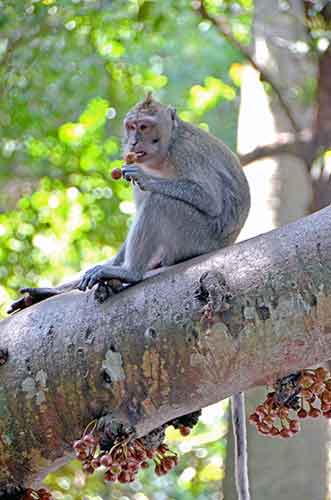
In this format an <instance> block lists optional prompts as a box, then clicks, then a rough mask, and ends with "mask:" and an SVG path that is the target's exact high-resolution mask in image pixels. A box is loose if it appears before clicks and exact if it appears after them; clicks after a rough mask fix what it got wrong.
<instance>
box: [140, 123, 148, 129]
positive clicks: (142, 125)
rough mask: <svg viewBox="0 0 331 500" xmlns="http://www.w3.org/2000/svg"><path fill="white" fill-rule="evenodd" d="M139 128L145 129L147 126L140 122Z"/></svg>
mask: <svg viewBox="0 0 331 500" xmlns="http://www.w3.org/2000/svg"><path fill="white" fill-rule="evenodd" d="M139 128H140V130H146V129H147V128H148V126H147V125H146V124H145V123H142V124H141V125H140V127H139Z"/></svg>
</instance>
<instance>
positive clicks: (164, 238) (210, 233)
mask: <svg viewBox="0 0 331 500" xmlns="http://www.w3.org/2000/svg"><path fill="white" fill-rule="evenodd" d="M123 153H124V155H127V154H128V153H135V157H136V161H135V163H134V164H131V163H130V164H126V165H124V166H123V167H122V174H123V177H124V178H125V179H127V180H130V181H132V184H133V190H134V199H135V204H136V215H135V218H134V221H133V223H132V225H131V227H130V228H129V232H128V235H127V238H126V240H125V242H124V244H123V245H122V247H121V249H120V250H119V252H118V254H117V255H116V256H115V257H114V258H113V259H110V260H109V261H107V262H105V263H104V264H99V265H96V266H94V267H92V268H91V269H89V270H87V271H86V272H84V273H83V275H82V276H81V277H80V278H79V279H78V280H75V281H72V282H70V283H67V284H64V285H61V286H59V287H56V288H48V289H43V288H25V289H22V292H24V293H28V296H27V297H23V298H21V299H19V300H18V301H16V302H14V303H13V304H12V306H11V309H10V312H13V311H16V310H19V309H23V308H24V307H26V306H28V305H31V304H32V303H35V302H38V301H40V300H43V299H45V298H48V297H50V296H52V295H57V294H59V293H63V292H66V291H69V290H72V289H78V290H81V291H83V292H84V291H86V290H88V289H91V288H93V287H94V286H95V285H98V284H99V283H103V282H106V283H109V284H110V286H111V283H112V280H119V281H120V282H122V283H125V284H128V285H132V284H135V283H139V282H140V281H142V280H143V278H144V276H146V273H148V272H151V271H153V270H157V269H164V268H167V267H169V266H172V265H174V264H176V263H178V262H182V261H185V260H188V259H191V258H193V257H196V256H199V255H203V254H206V253H209V252H212V251H213V250H219V249H221V248H224V247H226V246H228V245H231V244H232V243H234V242H235V240H236V238H237V236H238V234H239V232H240V230H241V228H242V226H243V225H244V222H245V221H246V218H247V215H248V212H249V208H250V191H249V186H248V182H247V179H246V176H245V174H244V172H243V170H242V168H241V166H240V164H239V161H238V159H237V157H236V155H235V154H234V153H233V152H232V151H231V150H230V149H229V148H228V147H227V146H226V145H225V144H224V143H223V142H222V141H221V140H220V139H218V138H216V137H215V136H213V135H212V134H210V133H208V132H206V131H204V130H202V129H200V128H199V127H197V126H195V125H193V124H190V123H188V122H185V121H183V120H181V119H180V118H179V117H178V116H177V113H176V110H175V109H174V108H173V107H171V106H165V105H162V104H161V103H159V102H158V101H156V100H155V99H154V98H153V97H152V96H151V95H148V96H147V97H146V98H145V99H144V100H143V101H142V102H140V103H138V104H136V105H135V106H134V107H133V108H132V109H131V110H130V111H129V112H128V113H127V115H126V117H125V119H124V123H123ZM24 301H25V302H24ZM238 401H239V402H240V401H241V402H242V399H241V396H240V395H236V396H235V397H234V404H233V420H234V422H236V420H238V421H239V422H240V425H239V427H241V428H242V427H243V426H244V425H245V415H243V414H242V411H239V412H238V409H239V410H240V408H241V409H242V407H241V403H240V404H236V402H237V403H238ZM239 440H240V444H241V445H240V449H241V451H245V449H246V448H245V446H246V445H245V446H244V447H243V446H242V438H241V437H240V438H239ZM243 462H245V460H244V461H243V460H242V453H241V452H240V456H239V457H237V466H238V468H241V467H242V464H243ZM239 476H241V477H239ZM237 477H238V480H237V489H238V494H239V498H240V499H241V500H248V499H249V493H248V487H247V485H245V486H244V487H242V484H243V483H245V481H246V478H247V471H246V472H245V471H239V472H238V474H237Z"/></svg>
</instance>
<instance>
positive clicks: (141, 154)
mask: <svg viewBox="0 0 331 500" xmlns="http://www.w3.org/2000/svg"><path fill="white" fill-rule="evenodd" d="M135 155H136V157H137V158H138V160H140V158H144V157H145V156H146V155H147V153H146V152H145V151H135Z"/></svg>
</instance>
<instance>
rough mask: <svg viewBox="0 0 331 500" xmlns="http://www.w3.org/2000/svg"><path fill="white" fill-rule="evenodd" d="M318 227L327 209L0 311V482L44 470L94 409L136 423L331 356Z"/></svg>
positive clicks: (156, 421) (327, 282)
mask: <svg viewBox="0 0 331 500" xmlns="http://www.w3.org/2000/svg"><path fill="white" fill-rule="evenodd" d="M330 234H331V208H326V209H324V210H323V211H321V212H318V213H317V214H314V215H313V216H310V217H308V218H305V219H302V220H300V221H298V222H297V223H294V224H291V225H289V226H286V227H284V228H282V229H280V230H276V231H273V232H271V233H268V234H266V235H262V236H259V237H257V238H254V239H252V240H248V241H246V242H243V243H240V244H237V245H235V246H233V247H229V248H227V249H225V250H223V251H221V252H217V253H214V254H210V255H208V256H204V257H201V258H198V259H194V260H192V261H189V262H186V263H183V264H180V265H179V266H176V267H175V268H173V269H172V270H170V271H168V272H167V273H164V274H163V275H161V276H159V277H155V278H153V279H150V280H147V281H145V282H144V283H142V284H140V285H137V286H135V287H132V288H131V289H128V290H126V291H125V292H122V293H120V294H119V295H117V296H115V297H114V298H112V299H110V300H108V301H107V302H106V303H105V304H103V305H100V304H98V303H96V302H95V300H94V297H93V292H90V293H86V294H85V293H81V292H71V293H70V294H66V295H63V296H58V297H55V298H52V299H49V300H47V301H45V302H42V303H40V304H37V305H35V306H33V307H31V308H29V309H26V310H24V311H22V312H20V313H18V314H15V315H14V316H13V317H10V318H8V319H6V320H4V321H2V322H1V323H0V339H1V340H0V342H1V346H0V348H2V349H8V353H9V358H8V361H7V363H6V364H4V365H3V366H1V367H0V401H1V406H0V408H1V420H0V437H1V439H0V486H1V484H2V485H4V484H6V483H7V482H11V481H13V480H17V481H19V482H21V481H29V480H31V479H35V478H36V477H37V476H38V474H39V473H40V474H41V473H43V472H45V471H46V469H47V467H48V466H50V465H51V463H52V462H54V461H55V460H56V459H59V458H61V457H63V456H65V455H66V453H68V451H69V449H70V444H71V443H72V441H73V440H74V439H75V438H76V437H77V436H79V435H80V433H81V431H82V429H83V428H84V426H85V425H86V424H87V423H88V422H89V421H91V420H92V419H93V418H96V417H98V416H100V415H101V414H102V413H103V412H105V411H106V412H111V414H112V415H113V416H114V417H115V418H117V419H120V420H121V421H122V422H126V423H129V424H130V425H133V426H135V427H136V429H137V432H138V434H139V435H142V434H145V433H146V432H148V431H150V430H151V429H153V428H155V427H157V426H159V425H160V424H161V423H163V422H166V421H168V420H170V419H171V418H173V417H176V416H178V415H182V414H185V413H188V412H190V411H193V410H196V409H198V408H200V407H203V406H206V405H209V404H211V403H214V402H216V401H218V400H220V399H223V398H225V397H227V396H228V395H230V394H232V393H234V392H238V391H239V390H245V389H247V388H249V387H252V386H256V385H259V384H264V383H266V382H267V381H271V380H273V379H274V378H275V377H279V376H283V375H285V374H287V373H289V372H292V371H294V370H297V369H298V368H303V367H305V366H309V365H312V364H314V363H316V362H321V361H324V360H327V359H330V357H331V343H330V338H331V337H330V336H331V238H330ZM206 273H207V274H206ZM205 306H208V308H209V310H210V308H211V309H212V310H213V312H214V315H213V316H214V322H213V324H212V325H209V326H208V325H206V321H205V320H204V312H203V308H204V307H205ZM105 375H107V376H105ZM55 465H56V464H55Z"/></svg>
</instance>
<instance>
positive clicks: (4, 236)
mask: <svg viewBox="0 0 331 500" xmlns="http://www.w3.org/2000/svg"><path fill="white" fill-rule="evenodd" d="M193 4H194V2H193ZM209 7H210V8H211V10H212V11H213V12H216V13H221V14H224V15H226V16H227V17H228V19H229V20H230V22H231V25H232V27H233V29H234V31H235V33H236V36H238V39H240V40H242V41H243V42H244V43H247V42H248V41H249V30H250V23H251V15H252V2H251V1H250V0H241V1H238V2H230V1H221V0H218V1H216V0H215V1H211V2H209ZM0 63H1V64H0V130H1V134H0V161H1V164H0V165H1V167H0V316H1V314H2V315H4V314H5V312H4V311H5V308H6V307H7V306H8V305H9V303H10V301H11V300H13V299H14V298H15V297H17V295H18V289H19V288H20V287H21V286H37V285H40V286H42V285H52V284H56V283H58V282H62V281H64V280H65V279H68V278H70V276H71V275H72V274H74V273H76V272H78V271H79V270H80V269H82V268H86V267H88V266H91V265H92V264H94V263H95V262H98V261H102V260H105V259H106V258H109V257H110V256H111V255H112V254H113V253H114V252H116V250H117V249H118V247H119V245H120V243H121V242H122V241H123V240H124V238H125V234H126V233H127V229H128V226H129V224H130V217H131V216H132V214H133V203H132V198H131V191H130V188H129V186H128V185H126V184H125V183H124V182H114V181H113V180H112V179H111V175H110V174H111V171H112V169H113V168H114V167H116V166H118V165H119V164H120V163H121V160H120V157H121V145H120V130H121V120H122V118H123V116H124V114H125V112H126V111H127V110H128V109H129V108H130V106H132V105H133V104H134V103H135V102H136V101H137V100H138V99H140V98H142V97H143V95H144V94H145V92H146V91H147V90H152V91H153V92H154V94H155V95H156V97H158V98H159V99H161V100H162V101H163V102H169V103H171V104H173V105H175V106H176V107H177V110H178V113H179V115H180V116H181V117H182V118H183V119H187V120H190V121H193V122H195V123H196V124H198V125H200V126H202V127H205V128H209V130H210V131H212V132H213V133H215V134H216V135H219V136H220V137H222V138H223V139H224V140H225V142H227V143H228V144H229V145H230V146H231V147H232V148H234V147H235V130H236V117H237V108H238V86H239V85H240V76H238V75H240V67H241V66H240V65H241V56H240V54H238V52H236V51H235V50H234V49H233V48H232V47H231V46H230V45H229V44H228V43H227V42H226V41H225V40H223V39H222V38H221V37H220V36H219V35H218V34H217V33H216V32H215V30H214V29H213V28H212V26H211V25H210V23H207V22H205V21H202V20H201V18H200V17H199V16H198V15H197V13H196V12H195V10H194V9H193V8H192V7H191V5H190V3H189V2H186V1H184V0H179V1H174V0H164V1H163V2H157V1H154V0H129V1H124V0H116V1H115V0H114V1H112V2H109V1H106V0H71V1H65V0H29V1H22V0H19V1H17V0H15V1H14V0H6V1H0ZM1 311H2V312H1ZM205 415H206V414H205ZM205 418H206V417H205ZM212 422H213V423H214V424H217V425H214V427H213V430H211V428H210V427H209V426H208V425H207V423H204V424H203V423H202V424H200V426H199V428H198V430H197V431H196V432H195V434H194V435H193V437H192V438H191V437H190V438H189V439H186V441H185V442H183V443H181V442H180V440H179V437H178V435H177V434H176V433H175V434H173V435H172V436H170V438H171V439H174V440H175V442H176V443H177V444H178V447H179V448H180V450H181V452H183V453H184V457H183V460H182V462H181V464H180V466H179V467H178V470H177V471H175V472H173V473H172V474H171V476H170V477H169V478H168V477H165V478H157V479H156V478H155V477H154V476H152V474H151V472H150V471H147V472H146V473H145V475H144V476H143V477H141V482H140V483H139V484H135V485H134V486H133V487H132V489H124V487H121V488H119V487H117V488H116V491H115V490H114V491H112V492H111V494H110V493H109V492H108V493H107V491H108V490H107V488H105V487H104V486H103V485H102V483H101V482H100V480H99V479H98V478H97V477H96V478H93V479H92V478H91V479H89V481H88V483H85V479H84V478H83V476H81V474H80V473H79V471H78V469H77V464H76V463H75V462H73V463H71V464H70V465H68V466H67V467H65V468H64V469H63V470H62V471H60V472H59V473H58V474H54V475H52V476H50V478H49V479H48V483H49V484H50V485H51V486H52V487H54V489H55V490H56V491H57V498H58V499H61V500H71V499H76V498H77V499H78V498H82V495H85V497H86V498H89V499H91V500H92V499H93V500H100V498H112V499H113V498H127V497H129V498H134V499H135V500H144V499H146V498H151V499H152V498H157V499H158V500H159V499H161V498H174V499H175V498H181V499H184V500H186V499H187V500H189V499H191V498H201V499H202V498H209V499H210V498H213V495H214V494H215V497H216V496H217V489H218V485H219V480H220V479H221V476H222V468H221V467H222V457H223V456H224V440H220V437H221V435H223V431H224V429H222V428H221V427H219V425H221V424H222V425H223V423H222V422H223V421H222V417H218V416H214V417H213V420H212ZM220 428H221V435H220ZM165 489H166V491H167V497H165V496H164V493H162V492H163V491H164V490H165ZM107 495H108V497H107ZM123 495H125V497H123ZM162 495H163V496H162Z"/></svg>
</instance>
